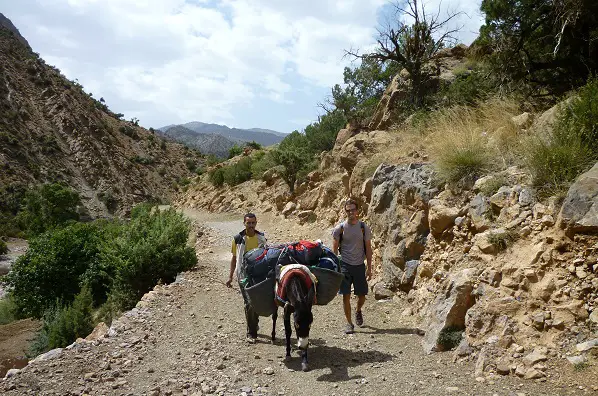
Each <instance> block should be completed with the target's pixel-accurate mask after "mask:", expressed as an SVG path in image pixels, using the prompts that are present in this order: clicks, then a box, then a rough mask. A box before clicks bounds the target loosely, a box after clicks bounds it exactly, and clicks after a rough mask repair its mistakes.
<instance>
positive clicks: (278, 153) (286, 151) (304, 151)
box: [272, 131, 313, 193]
mask: <svg viewBox="0 0 598 396" xmlns="http://www.w3.org/2000/svg"><path fill="white" fill-rule="evenodd" d="M308 147H309V142H308V140H307V137H306V136H305V135H304V134H302V133H300V132H299V131H293V132H291V133H289V134H288V135H287V136H286V137H285V138H284V139H283V140H282V142H280V144H279V145H278V148H277V149H276V150H273V151H272V157H273V158H274V162H276V164H277V165H282V167H283V171H282V173H281V175H280V176H281V177H282V179H283V180H284V181H285V182H286V183H287V185H288V186H289V190H290V192H291V193H293V192H294V191H295V182H296V181H297V177H298V175H299V173H300V172H301V171H302V170H304V169H305V168H306V167H307V166H308V165H309V164H310V163H311V158H312V156H313V155H312V154H311V153H310V152H309V148H308Z"/></svg>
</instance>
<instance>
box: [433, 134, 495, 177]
mask: <svg viewBox="0 0 598 396" xmlns="http://www.w3.org/2000/svg"><path fill="white" fill-rule="evenodd" d="M463 143H465V144H463V145H455V146H453V147H451V148H449V147H447V148H446V150H444V151H443V152H442V155H441V156H440V157H439V159H438V168H439V173H440V175H441V177H443V178H444V179H445V180H446V181H449V182H461V181H473V180H475V179H476V178H477V177H478V176H481V175H483V174H484V173H485V172H486V171H487V170H488V167H489V166H490V159H489V157H488V154H487V149H486V147H485V146H484V145H483V144H482V143H481V142H476V141H475V140H471V141H469V142H463ZM467 143H469V144H467Z"/></svg>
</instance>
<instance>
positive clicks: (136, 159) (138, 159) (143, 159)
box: [130, 155, 154, 165]
mask: <svg viewBox="0 0 598 396" xmlns="http://www.w3.org/2000/svg"><path fill="white" fill-rule="evenodd" d="M130 161H131V162H135V163H136V164H141V165H151V164H153V163H154V159H153V158H150V157H143V156H140V155H136V156H134V157H131V158H130Z"/></svg>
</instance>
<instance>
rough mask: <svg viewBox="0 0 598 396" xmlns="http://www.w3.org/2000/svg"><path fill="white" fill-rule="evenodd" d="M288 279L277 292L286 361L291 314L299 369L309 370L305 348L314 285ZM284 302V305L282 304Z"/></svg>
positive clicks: (303, 279)
mask: <svg viewBox="0 0 598 396" xmlns="http://www.w3.org/2000/svg"><path fill="white" fill-rule="evenodd" d="M289 275H290V276H289V279H288V280H286V281H285V282H282V283H281V284H280V285H279V289H278V291H277V294H278V296H283V297H282V298H278V299H277V300H276V301H277V303H278V305H279V306H280V305H282V307H283V311H284V330H285V336H286V359H287V360H288V359H290V358H291V335H292V333H293V329H292V327H291V314H292V315H293V327H295V333H296V335H297V347H298V348H299V349H300V350H301V369H302V370H303V371H308V370H309V364H308V361H307V347H308V346H309V330H310V328H311V324H312V322H313V319H314V317H313V314H312V312H311V309H312V306H313V303H314V300H315V293H316V291H315V285H312V284H309V283H310V282H309V281H306V279H307V278H305V277H301V276H296V275H294V276H293V275H291V274H289ZM283 302H284V303H283ZM277 318H278V309H275V310H274V313H273V315H272V342H274V340H275V339H276V320H277Z"/></svg>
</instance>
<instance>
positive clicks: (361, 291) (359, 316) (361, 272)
mask: <svg viewBox="0 0 598 396" xmlns="http://www.w3.org/2000/svg"><path fill="white" fill-rule="evenodd" d="M353 280H354V281H353V286H354V288H355V294H356V295H357V307H356V309H355V323H357V326H363V313H362V312H361V308H363V304H364V303H365V296H366V294H368V281H367V279H366V276H365V265H362V266H358V267H356V268H355V273H354V274H353Z"/></svg>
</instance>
